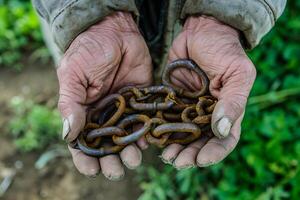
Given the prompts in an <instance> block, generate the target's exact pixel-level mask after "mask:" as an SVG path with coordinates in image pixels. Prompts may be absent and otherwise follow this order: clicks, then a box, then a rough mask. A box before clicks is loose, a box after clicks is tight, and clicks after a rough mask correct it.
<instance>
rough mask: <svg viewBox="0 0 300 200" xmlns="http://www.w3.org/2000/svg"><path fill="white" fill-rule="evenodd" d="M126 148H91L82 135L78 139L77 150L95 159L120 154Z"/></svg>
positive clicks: (116, 146) (115, 146) (117, 146)
mask: <svg viewBox="0 0 300 200" xmlns="http://www.w3.org/2000/svg"><path fill="white" fill-rule="evenodd" d="M124 147H125V146H120V145H113V146H105V145H103V146H101V147H100V148H93V147H89V146H88V144H87V143H86V141H85V139H84V136H83V135H82V134H81V135H79V137H78V138H77V145H76V146H75V148H77V149H80V150H81V151H82V152H83V153H84V154H86V155H89V156H94V157H103V156H106V155H110V154H115V153H119V152H120V151H121V150H122V149H124Z"/></svg>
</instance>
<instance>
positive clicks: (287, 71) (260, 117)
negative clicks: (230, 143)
mask: <svg viewBox="0 0 300 200" xmlns="http://www.w3.org/2000/svg"><path fill="white" fill-rule="evenodd" d="M299 10H300V2H299V1H289V2H288V6H287V8H286V10H285V13H284V14H283V16H282V17H281V18H280V20H279V21H278V23H277V24H276V27H275V28H274V29H273V30H272V31H271V32H270V33H269V34H268V35H267V36H266V37H265V38H264V40H263V41H262V43H261V44H260V45H259V47H257V48H255V49H254V50H253V51H251V52H249V56H250V57H251V59H252V60H253V62H254V63H255V65H256V67H257V71H258V76H257V80H256V82H255V84H254V88H253V90H252V93H251V98H250V99H249V103H248V107H247V111H246V115H245V118H244V121H243V127H242V136H241V140H240V142H239V145H238V146H237V148H236V149H235V151H234V152H233V153H232V154H231V155H230V156H229V157H228V158H227V159H226V160H225V161H224V162H222V163H220V164H217V165H215V166H213V167H209V168H201V169H189V170H183V171H177V170H175V169H173V168H172V167H170V166H165V167H164V168H163V169H161V170H157V169H155V168H153V167H148V168H144V169H143V170H142V173H141V176H142V177H143V178H144V179H143V181H142V182H141V187H142V189H143V190H144V193H143V194H142V196H141V197H140V199H141V200H150V199H159V200H164V199H190V200H192V199H220V200H223V199H224V200H225V199H230V200H232V199H261V200H269V199H275V200H277V199H295V200H296V199H299V197H300V187H299V183H300V160H299V158H300V131H299V125H300V103H299V97H300V79H299V77H300V37H299V35H300V15H299ZM145 174H146V176H145Z"/></svg>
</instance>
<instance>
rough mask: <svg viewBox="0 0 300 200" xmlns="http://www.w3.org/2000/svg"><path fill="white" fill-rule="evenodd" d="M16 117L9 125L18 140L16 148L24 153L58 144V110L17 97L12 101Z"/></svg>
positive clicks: (59, 126)
mask: <svg viewBox="0 0 300 200" xmlns="http://www.w3.org/2000/svg"><path fill="white" fill-rule="evenodd" d="M11 108H12V109H13V111H14V117H13V118H12V119H11V122H10V124H9V127H10V132H11V133H12V135H13V136H14V137H15V138H16V139H15V144H16V147H17V148H18V149H19V150H20V151H22V152H28V151H33V150H41V149H45V148H46V147H48V146H49V145H50V144H52V143H57V141H58V138H59V135H60V134H59V133H60V132H61V119H60V116H59V113H58V111H57V110H54V109H52V108H48V107H46V106H42V105H38V104H34V103H33V102H31V101H28V100H27V101H25V100H24V99H22V98H20V97H15V98H13V99H12V101H11Z"/></svg>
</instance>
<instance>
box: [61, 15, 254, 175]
mask: <svg viewBox="0 0 300 200" xmlns="http://www.w3.org/2000/svg"><path fill="white" fill-rule="evenodd" d="M180 58H189V59H192V60H194V61H195V62H196V63H197V64H198V65H199V66H201V68H202V69H203V70H204V71H205V73H206V74H207V75H208V77H209V80H210V86H209V89H210V92H211V94H212V95H213V96H215V97H217V98H218V103H217V105H216V107H215V110H214V112H213V117H212V129H213V132H214V134H215V135H216V136H218V137H212V138H208V137H201V139H199V140H197V141H195V142H193V143H191V144H190V145H188V146H186V147H184V146H182V145H179V144H172V145H169V146H167V147H166V148H165V149H164V150H163V153H162V155H161V158H162V160H163V161H164V162H166V163H170V164H173V165H174V166H175V167H176V168H178V169H183V168H188V167H193V166H197V165H198V166H199V167H204V166H209V165H212V164H215V163H217V162H219V161H221V160H222V159H224V158H225V157H226V156H227V155H228V154H229V153H230V152H231V151H232V150H233V149H234V147H235V146H236V144H237V142H238V140H239V137H240V129H241V121H242V118H243V114H244V110H245V105H246V101H247V97H248V95H249V92H250V89H251V87H252V85H253V82H254V79H255V75H256V71H255V68H254V66H253V64H252V62H251V61H250V60H249V58H248V57H247V55H246V54H245V52H244V50H243V48H242V46H241V44H240V41H239V35H238V32H237V31H236V30H234V29H233V28H231V27H229V26H227V25H224V24H222V23H220V22H218V21H217V20H215V19H214V18H212V17H207V16H197V17H194V16H191V17H189V18H188V19H187V20H186V22H185V24H184V28H183V30H182V32H181V33H180V34H179V35H178V36H177V38H176V39H175V40H174V41H173V45H172V47H171V49H170V51H169V57H168V59H169V62H171V61H174V60H177V59H180ZM152 70H153V69H152V64H151V57H150V54H149V51H148V48H147V45H146V43H145V41H144V39H143V37H142V36H141V34H140V33H139V30H138V27H137V25H136V24H135V22H134V20H133V19H132V16H131V15H130V14H129V13H124V12H116V13H114V14H113V15H110V16H108V17H106V18H105V19H104V20H102V21H101V22H99V23H97V24H95V25H93V26H91V27H90V28H89V29H87V30H86V31H85V32H83V33H81V34H80V35H78V36H77V37H76V38H75V40H74V41H73V42H72V44H71V45H70V47H69V48H68V50H67V51H66V53H65V55H64V57H63V59H62V61H61V64H60V67H59V68H58V70H57V74H58V79H59V84H60V98H59V103H58V107H59V110H60V112H61V114H62V116H63V122H64V127H63V138H64V139H65V140H67V141H72V140H74V139H75V138H76V137H77V135H78V134H79V132H80V130H81V129H82V128H83V127H84V125H85V119H86V108H87V107H88V106H89V104H91V103H93V102H95V101H97V100H99V99H100V98H102V97H104V96H105V95H107V94H109V93H114V92H116V91H117V90H118V89H120V88H122V87H123V86H126V85H136V86H149V85H151V83H152ZM171 79H172V81H173V83H174V84H176V85H178V86H180V87H183V88H185V89H189V90H193V91H195V90H197V89H199V88H200V87H201V81H200V80H199V77H197V76H196V74H195V73H194V72H192V71H189V70H186V69H177V70H175V71H174V73H173V74H172V78H171ZM228 134H229V136H228V137H226V138H223V136H226V135H228ZM147 146H148V145H147V143H146V142H145V141H144V140H140V141H138V142H137V144H132V145H129V146H127V147H126V148H125V149H123V151H121V152H120V154H119V155H108V156H105V157H102V158H99V159H97V158H93V157H89V156H87V155H85V154H83V153H82V152H81V151H79V150H76V149H72V148H71V147H69V150H70V152H71V154H72V157H73V162H74V164H75V166H76V168H77V169H78V170H79V172H81V173H83V174H85V175H87V176H96V175H97V174H98V173H99V172H100V171H102V173H103V174H104V175H105V177H107V178H109V179H111V180H118V179H120V178H122V176H124V168H123V164H124V165H125V166H126V167H128V168H130V169H134V168H136V167H138V166H139V165H140V164H141V160H142V153H141V150H140V149H146V148H147ZM122 163H123V164H122Z"/></svg>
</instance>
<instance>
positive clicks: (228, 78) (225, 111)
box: [210, 56, 256, 138]
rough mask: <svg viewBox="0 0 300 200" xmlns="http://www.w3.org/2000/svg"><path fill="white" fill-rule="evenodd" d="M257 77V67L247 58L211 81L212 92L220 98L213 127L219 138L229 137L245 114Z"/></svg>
mask: <svg viewBox="0 0 300 200" xmlns="http://www.w3.org/2000/svg"><path fill="white" fill-rule="evenodd" d="M255 77H256V70H255V67H254V65H253V64H252V62H251V61H250V60H249V59H248V58H247V57H246V56H245V57H243V58H241V59H239V61H238V64H234V62H233V64H232V65H231V66H229V67H228V69H227V70H226V71H225V73H224V74H223V75H222V76H216V77H215V78H213V79H212V80H211V83H210V91H211V93H212V94H213V95H214V96H216V97H218V103H217V104H216V107H215V109H214V112H213V115H212V122H211V123H212V124H211V125H212V131H213V133H214V135H215V136H217V137H218V138H224V137H226V136H228V135H229V133H230V130H231V128H232V126H233V124H234V123H235V122H236V120H237V119H238V118H239V117H240V116H241V115H242V114H243V112H244V110H245V106H246V104H247V98H248V96H249V93H250V90H251V88H252V85H253V82H254V80H255ZM220 87H221V88H220Z"/></svg>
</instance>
